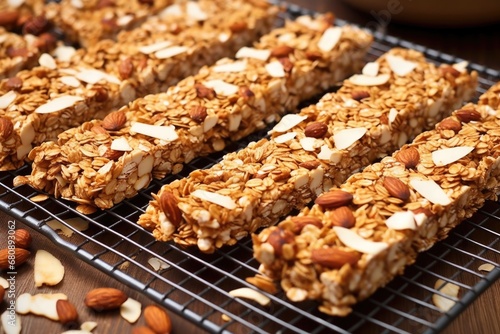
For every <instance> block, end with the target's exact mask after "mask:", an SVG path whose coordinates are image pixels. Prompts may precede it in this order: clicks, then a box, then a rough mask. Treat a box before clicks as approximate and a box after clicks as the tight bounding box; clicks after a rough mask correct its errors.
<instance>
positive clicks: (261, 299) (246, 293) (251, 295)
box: [229, 288, 271, 306]
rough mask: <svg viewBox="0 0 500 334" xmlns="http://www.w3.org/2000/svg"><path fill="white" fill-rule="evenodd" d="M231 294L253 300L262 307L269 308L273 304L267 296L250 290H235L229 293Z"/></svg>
mask: <svg viewBox="0 0 500 334" xmlns="http://www.w3.org/2000/svg"><path fill="white" fill-rule="evenodd" d="M229 294H230V295H231V296H233V297H238V298H245V299H250V300H253V301H255V302H257V303H259V304H260V305H262V306H267V305H269V304H270V303H271V299H269V298H268V297H267V296H265V295H263V294H262V293H260V292H258V291H256V290H253V289H250V288H239V289H234V290H231V291H229Z"/></svg>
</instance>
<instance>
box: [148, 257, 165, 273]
mask: <svg viewBox="0 0 500 334" xmlns="http://www.w3.org/2000/svg"><path fill="white" fill-rule="evenodd" d="M148 263H149V265H150V266H151V267H153V269H154V270H155V271H161V270H164V269H168V268H170V265H169V264H168V263H167V262H165V261H163V260H161V259H159V258H157V257H152V258H150V259H149V260H148Z"/></svg>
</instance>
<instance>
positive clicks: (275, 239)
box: [267, 227, 295, 257]
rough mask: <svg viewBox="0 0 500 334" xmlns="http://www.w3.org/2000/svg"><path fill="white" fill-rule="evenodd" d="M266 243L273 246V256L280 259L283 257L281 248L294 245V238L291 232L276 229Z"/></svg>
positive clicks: (279, 228)
mask: <svg viewBox="0 0 500 334" xmlns="http://www.w3.org/2000/svg"><path fill="white" fill-rule="evenodd" d="M267 242H268V243H269V244H270V245H271V246H273V249H274V254H275V255H276V256H279V257H281V256H282V255H283V246H284V245H285V244H292V245H293V244H294V243H295V236H294V235H293V233H292V232H290V231H288V230H285V229H282V228H281V227H276V228H275V229H274V230H273V231H272V232H271V233H270V234H269V236H268V237H267Z"/></svg>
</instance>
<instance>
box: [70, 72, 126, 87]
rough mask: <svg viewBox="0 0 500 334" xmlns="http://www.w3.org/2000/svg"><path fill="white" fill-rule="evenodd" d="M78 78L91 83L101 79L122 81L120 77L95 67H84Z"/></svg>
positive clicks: (113, 81) (115, 81)
mask: <svg viewBox="0 0 500 334" xmlns="http://www.w3.org/2000/svg"><path fill="white" fill-rule="evenodd" d="M76 78H77V79H78V80H80V81H83V82H86V83H89V84H92V85H93V84H96V83H98V82H99V81H101V80H104V81H108V82H112V83H118V84H119V83H120V80H118V78H114V77H112V76H111V75H109V74H108V73H106V72H103V71H99V70H96V69H93V68H84V69H81V70H80V71H79V72H78V73H77V74H76Z"/></svg>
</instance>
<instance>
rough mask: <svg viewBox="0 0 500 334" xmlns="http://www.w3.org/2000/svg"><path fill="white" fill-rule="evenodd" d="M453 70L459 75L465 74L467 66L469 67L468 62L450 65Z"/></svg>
mask: <svg viewBox="0 0 500 334" xmlns="http://www.w3.org/2000/svg"><path fill="white" fill-rule="evenodd" d="M451 66H452V67H453V68H454V69H456V70H457V71H459V72H460V73H465V72H467V66H469V62H467V61H465V60H464V61H461V62H458V63H456V64H453V65H451Z"/></svg>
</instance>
